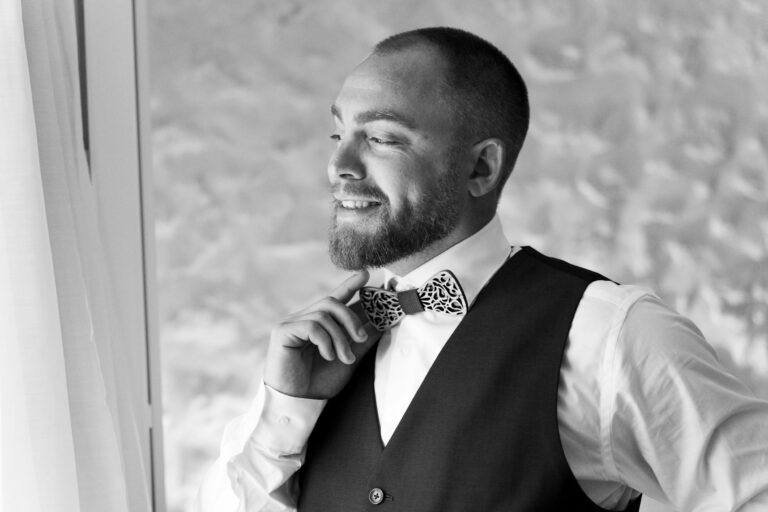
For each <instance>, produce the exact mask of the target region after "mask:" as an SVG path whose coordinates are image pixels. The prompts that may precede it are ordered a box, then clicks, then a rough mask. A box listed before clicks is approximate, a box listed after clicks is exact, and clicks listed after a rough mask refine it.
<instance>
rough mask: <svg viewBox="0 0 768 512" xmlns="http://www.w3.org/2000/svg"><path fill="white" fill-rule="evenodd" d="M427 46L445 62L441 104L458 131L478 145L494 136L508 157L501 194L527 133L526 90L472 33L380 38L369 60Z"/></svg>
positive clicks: (439, 31)
mask: <svg viewBox="0 0 768 512" xmlns="http://www.w3.org/2000/svg"><path fill="white" fill-rule="evenodd" d="M423 44H426V45H428V46H431V47H433V48H434V49H435V50H437V51H438V53H439V54H440V55H441V56H442V57H443V58H444V59H445V64H446V66H447V68H446V69H447V71H446V77H445V85H446V86H447V87H446V90H445V91H443V93H444V94H445V95H446V100H447V103H448V104H449V106H451V107H452V108H454V112H455V113H456V114H457V116H458V119H457V121H458V123H459V125H460V126H458V127H457V128H458V129H463V130H465V132H464V133H465V134H466V135H468V136H470V137H474V138H476V139H477V141H478V142H479V141H480V140H483V139H486V138H490V137H496V138H499V139H501V140H502V141H503V142H504V143H505V146H506V149H507V153H508V158H507V159H506V161H505V162H504V166H505V168H504V171H503V174H502V177H501V182H500V184H499V187H498V190H497V193H499V194H500V193H501V188H502V187H503V186H504V183H505V182H506V180H507V178H508V177H509V175H510V174H511V173H512V168H513V167H514V165H515V162H516V161H517V156H518V154H519V153H520V149H521V148H522V146H523V141H524V140H525V135H526V133H527V132H528V123H529V118H530V113H529V106H528V90H527V88H526V86H525V82H524V81H523V78H522V77H521V76H520V73H519V72H518V71H517V68H515V66H514V64H512V62H511V61H510V60H509V58H508V57H507V56H506V55H504V54H503V53H502V52H501V50H499V49H498V48H496V47H495V46H494V45H492V44H491V43H489V42H488V41H486V40H485V39H482V38H480V37H478V36H476V35H474V34H472V33H469V32H466V31H464V30H460V29H457V28H450V27H430V28H420V29H416V30H411V31H408V32H402V33H399V34H395V35H393V36H390V37H388V38H387V39H384V40H383V41H381V42H380V43H378V44H377V45H376V46H375V47H374V49H373V54H374V55H377V54H378V55H386V54H391V53H395V52H398V51H401V50H406V49H409V48H412V47H415V46H419V45H423Z"/></svg>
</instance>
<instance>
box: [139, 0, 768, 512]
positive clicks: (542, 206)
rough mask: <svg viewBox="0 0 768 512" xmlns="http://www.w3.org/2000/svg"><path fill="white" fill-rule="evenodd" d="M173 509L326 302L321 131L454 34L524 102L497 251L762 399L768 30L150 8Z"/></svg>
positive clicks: (605, 5) (404, 11)
mask: <svg viewBox="0 0 768 512" xmlns="http://www.w3.org/2000/svg"><path fill="white" fill-rule="evenodd" d="M149 7H150V15H151V20H150V29H151V50H152V52H151V53H152V55H151V56H152V69H151V73H152V82H153V92H152V99H151V101H152V103H151V105H152V116H153V125H154V134H153V143H154V148H153V152H154V182H155V194H156V197H155V207H156V213H157V220H156V231H157V252H158V254H157V261H158V274H159V282H160V286H159V289H160V307H161V312H160V323H161V325H160V330H161V343H162V347H161V350H162V360H163V372H164V373H163V387H164V403H165V410H166V417H165V428H166V439H165V443H166V470H167V471H166V479H167V486H168V499H169V510H171V511H173V512H175V511H180V510H183V509H184V507H185V503H187V502H188V500H189V499H191V497H192V496H193V495H194V492H195V489H196V487H197V484H198V482H199V479H200V478H201V476H202V471H203V470H204V469H205V468H206V467H207V465H208V464H210V462H211V460H212V459H213V458H214V457H215V454H216V453H217V449H218V440H219V438H220V436H221V431H222V428H223V425H224V423H226V421H227V420H228V419H230V418H231V417H233V416H234V415H236V414H238V413H239V412H240V411H242V410H243V409H244V408H245V407H246V406H247V403H248V402H249V400H250V397H251V395H252V394H253V391H254V388H255V386H256V384H257V383H258V380H259V378H260V375H261V364H262V360H263V355H264V350H265V346H266V341H267V338H268V332H269V328H270V325H271V324H272V323H273V322H274V321H275V320H276V319H278V318H280V317H281V316H282V315H284V314H285V313H286V312H289V311H292V310H294V309H296V308H298V307H300V306H302V305H303V304H305V303H307V302H308V301H311V300H314V299H315V298H317V297H319V296H321V295H322V294H324V292H325V291H327V290H328V289H330V288H332V287H333V286H334V285H335V283H336V282H337V281H338V280H339V279H340V278H341V277H342V275H341V274H340V273H339V272H338V271H337V270H335V269H334V268H333V267H332V266H331V264H330V263H329V261H328V258H327V255H326V252H325V247H326V245H325V244H326V242H325V234H326V229H327V218H328V213H329V208H328V205H329V200H328V194H327V184H326V172H325V167H326V161H327V157H328V154H329V153H330V151H331V149H332V143H331V142H330V141H329V140H328V135H329V133H330V131H331V128H332V124H331V118H330V115H329V113H328V109H329V105H330V104H331V102H332V101H333V99H334V97H335V95H336V93H337V91H338V88H339V87H340V85H341V83H342V81H343V79H344V77H345V76H346V74H347V73H348V72H349V71H350V70H351V69H352V68H353V67H354V65H355V64H356V63H357V62H359V61H360V60H361V59H362V58H364V57H365V55H366V54H367V53H368V51H369V49H370V47H371V46H372V45H373V44H374V43H376V42H377V41H378V40H380V39H382V38H384V37H386V36H388V35H390V34H392V33H395V32H399V31H402V30H407V29H410V28H415V27H418V26H428V25H450V26H457V27H460V28H464V29H467V30H470V31H473V32H475V33H477V34H479V35H481V36H483V37H485V38H487V39H489V40H490V41H492V42H494V43H495V44H496V45H497V46H499V47H500V48H501V49H502V50H503V51H504V52H505V53H507V54H508V55H509V56H510V57H511V58H512V60H513V61H514V62H515V63H516V65H517V66H518V67H519V69H520V71H521V73H522V74H523V76H524V77H525V79H526V81H527V83H528V85H529V90H530V95H531V103H532V111H533V119H532V126H531V130H530V135H529V138H528V141H527V142H526V145H525V147H524V149H523V153H522V155H521V157H520V160H519V161H518V165H517V168H516V170H515V173H514V175H513V177H512V179H511V180H510V182H509V184H508V186H507V189H506V191H505V195H504V198H503V200H502V203H501V205H500V214H501V217H502V220H503V222H504V225H505V228H506V230H507V233H508V235H509V237H510V239H511V240H513V241H515V242H516V243H520V244H528V245H534V246H535V247H537V248H538V249H539V250H542V251H544V252H547V253H549V254H551V255H554V256H559V257H562V258H566V259H569V260H571V261H573V262H575V263H578V264H581V265H585V266H588V267H591V268H594V269H596V270H598V271H600V272H602V273H604V274H606V275H609V276H611V277H613V278H614V279H616V280H618V281H621V282H626V283H640V284H643V285H647V286H648V287H649V288H651V289H653V290H655V291H656V292H657V293H658V294H659V295H660V296H662V298H664V299H665V300H666V301H667V302H668V303H669V304H670V305H672V306H673V307H674V308H676V309H677V310H678V311H680V312H682V313H684V314H686V315H688V316H690V317H691V318H692V319H693V320H694V321H695V322H696V323H697V324H698V325H699V326H700V328H701V329H702V330H703V332H704V333H705V335H706V336H707V338H708V339H709V340H710V342H711V343H712V344H713V345H714V346H715V347H716V349H717V351H718V353H719V354H720V357H721V359H722V361H723V363H724V364H725V365H726V366H728V367H729V368H731V369H732V370H733V371H734V372H736V373H737V374H738V375H740V376H741V377H742V378H743V379H744V380H745V381H746V382H747V383H748V384H749V385H750V386H751V387H752V389H753V390H755V392H757V393H758V394H760V395H761V396H763V397H768V328H767V324H768V88H766V87H765V84H766V83H768V12H767V11H768V8H766V6H765V4H764V3H763V2H760V1H759V0H681V1H676V2H664V1H662V0H658V1H650V0H649V1H643V2H629V1H618V2H616V1H611V0H590V1H584V2H570V1H567V0H488V1H480V2H471V3H470V2H464V1H459V0H447V1H446V0H444V1H440V2H438V1H436V0H432V1H420V2H407V1H404V0H390V1H388V2H364V1H359V2H348V1H342V0H315V1H309V0H302V1H299V0H290V1H287V0H248V1H244V0H227V1H226V2H214V1H212V0H185V1H181V0H158V1H156V2H152V3H151V4H150V6H149Z"/></svg>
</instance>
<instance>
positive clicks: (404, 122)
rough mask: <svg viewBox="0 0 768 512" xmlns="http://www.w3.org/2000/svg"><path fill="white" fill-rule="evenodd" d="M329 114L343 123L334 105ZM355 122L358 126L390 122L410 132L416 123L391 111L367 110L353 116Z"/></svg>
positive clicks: (339, 112)
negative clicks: (374, 122) (375, 122)
mask: <svg viewBox="0 0 768 512" xmlns="http://www.w3.org/2000/svg"><path fill="white" fill-rule="evenodd" d="M331 114H333V116H334V117H336V118H337V119H339V120H340V121H343V119H344V118H343V117H342V116H341V111H340V110H339V108H338V107H337V106H336V105H335V104H334V105H331ZM355 121H356V122H358V123H360V124H365V123H370V122H373V121H390V122H392V123H397V124H399V125H401V126H404V127H405V128H408V129H411V130H413V129H415V128H416V123H415V122H414V121H413V120H412V119H411V118H409V117H406V116H404V115H403V114H400V113H398V112H395V111H393V110H367V111H365V112H360V113H359V114H357V115H356V116H355Z"/></svg>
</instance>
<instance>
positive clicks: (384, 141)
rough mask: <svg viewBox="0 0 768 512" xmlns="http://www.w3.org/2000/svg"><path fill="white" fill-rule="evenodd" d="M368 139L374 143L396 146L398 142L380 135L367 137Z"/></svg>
mask: <svg viewBox="0 0 768 512" xmlns="http://www.w3.org/2000/svg"><path fill="white" fill-rule="evenodd" d="M368 140H369V141H370V142H373V143H374V144H379V145H382V146H396V145H397V144H398V141H396V140H391V139H383V138H381V137H368Z"/></svg>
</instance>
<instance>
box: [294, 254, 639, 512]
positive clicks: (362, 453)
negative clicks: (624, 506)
mask: <svg viewBox="0 0 768 512" xmlns="http://www.w3.org/2000/svg"><path fill="white" fill-rule="evenodd" d="M600 279H605V278H603V277H602V276H600V275H598V274H595V273H593V272H590V271H588V270H584V269H581V268H578V267H575V266H573V265H570V264H568V263H565V262H563V261H560V260H555V259H553V258H548V257H546V256H543V255H541V254H539V253H538V252H536V251H534V250H533V249H530V248H524V249H523V250H522V251H520V252H519V253H518V254H516V255H515V256H513V257H512V258H510V260H509V261H507V262H506V263H505V264H504V265H503V266H502V267H501V269H500V270H499V271H498V272H497V273H496V275H495V276H494V277H493V278H492V279H491V281H490V282H489V283H488V285H487V286H486V287H485V288H484V289H483V290H482V292H481V293H480V294H479V295H478V297H477V300H476V301H475V303H474V305H473V306H472V308H471V310H470V311H469V313H467V315H466V316H465V318H464V319H463V320H462V322H461V323H460V324H459V326H458V327H457V329H456V330H455V331H454V333H453V335H452V336H451V337H450V339H449V340H448V342H447V343H446V345H445V347H444V348H443V350H442V351H441V352H440V354H439V355H438V357H437V359H436V360H435V362H434V364H433V366H432V368H431V369H430V370H429V372H428V373H427V376H426V378H425V379H424V382H423V383H422V385H421V387H420V388H419V389H418V391H417V393H416V395H415V397H414V398H413V401H412V402H411V404H410V406H409V407H408V409H407V410H406V412H405V415H404V416H403V418H402V420H401V421H400V423H399V425H398V426H397V428H396V430H395V432H394V434H393V435H392V438H391V439H390V441H389V443H387V445H386V447H384V446H383V444H382V441H381V436H380V431H379V421H378V415H377V411H376V400H375V396H374V387H373V379H374V363H375V350H371V351H370V352H369V353H368V354H367V355H366V356H365V357H364V358H363V360H362V361H361V362H360V365H359V367H358V368H357V369H356V371H355V374H354V375H353V377H352V380H351V381H350V382H349V383H348V384H347V386H346V387H345V388H344V390H343V391H342V392H341V393H340V394H339V395H338V396H337V397H335V398H333V399H331V400H330V401H329V402H328V405H327V406H326V408H325V410H324V411H323V413H322V415H321V416H320V419H319V420H318V423H317V425H316V427H315V429H314V430H313V432H312V435H311V437H310V439H309V444H308V448H307V458H306V462H305V464H304V466H303V467H302V469H301V470H300V473H299V475H300V486H301V489H300V498H299V507H298V508H299V511H301V512H315V511H316V512H356V511H366V510H376V511H381V512H390V511H392V512H394V511H403V512H405V511H408V512H451V511H455V512H496V511H498V512H500V511H513V512H542V511H544V512H546V511H564V510H568V511H600V510H603V509H601V508H600V507H598V506H597V505H595V504H594V503H593V502H592V501H591V500H590V499H589V498H588V497H587V496H586V495H585V494H584V493H583V491H582V490H581V488H580V487H579V485H578V483H577V482H576V479H575V477H574V476H573V474H572V473H571V470H570V468H569V466H568V463H567V461H566V459H565V455H564V453H563V450H562V446H561V441H560V435H559V431H558V421H557V396H558V381H559V376H560V363H561V360H562V356H563V351H564V348H565V344H566V340H567V338H568V333H569V331H570V328H571V322H572V320H573V315H574V313H575V311H576V307H577V306H578V304H579V301H580V300H581V297H582V295H583V293H584V289H585V288H586V287H587V285H588V284H589V283H591V282H592V281H595V280H600ZM638 508H639V500H636V501H635V502H633V503H632V504H631V506H630V507H629V508H628V510H633V511H636V510H638Z"/></svg>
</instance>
